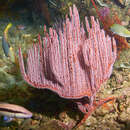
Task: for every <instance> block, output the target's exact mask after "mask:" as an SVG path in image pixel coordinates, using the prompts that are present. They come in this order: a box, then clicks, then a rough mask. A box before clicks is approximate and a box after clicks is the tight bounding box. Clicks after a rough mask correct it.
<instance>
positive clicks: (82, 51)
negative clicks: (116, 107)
mask: <svg viewBox="0 0 130 130" xmlns="http://www.w3.org/2000/svg"><path fill="white" fill-rule="evenodd" d="M85 23H86V30H87V32H88V37H87V35H86V32H85V29H84V27H83V26H82V25H83V24H81V25H80V19H79V13H78V10H77V8H76V6H75V5H73V11H72V9H71V8H70V18H68V17H66V20H65V21H64V22H63V28H62V29H61V28H59V31H58V33H57V32H56V30H55V29H53V28H50V29H49V33H47V32H46V28H45V27H44V32H45V37H43V39H42V40H41V38H40V36H39V43H37V44H34V45H33V47H32V48H31V49H30V50H29V51H28V58H27V65H26V69H25V67H24V61H23V56H22V53H21V49H19V63H20V69H21V72H22V75H23V78H24V80H25V81H26V82H28V83H29V84H31V85H32V86H34V87H36V88H43V89H44V88H47V89H50V90H52V91H54V92H56V93H57V94H58V95H59V96H60V97H63V98H66V99H74V101H75V102H76V103H77V105H78V107H79V109H80V110H81V111H82V112H83V113H85V118H84V119H83V121H84V120H85V119H86V118H87V117H88V115H90V114H91V113H92V112H93V110H94V109H95V108H96V107H97V106H99V105H101V104H102V103H103V102H106V101H107V100H102V101H99V103H97V104H98V105H96V104H95V103H94V97H95V95H96V93H97V91H98V90H99V88H100V86H101V84H102V83H103V82H104V81H105V80H107V79H108V78H109V77H110V75H111V73H112V66H113V64H114V62H115V59H116V43H115V40H114V39H111V38H110V37H109V36H105V32H104V30H102V29H100V25H99V22H98V21H95V20H94V17H91V24H92V27H90V26H89V22H88V20H87V17H86V18H85ZM83 121H82V123H83Z"/></svg>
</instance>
